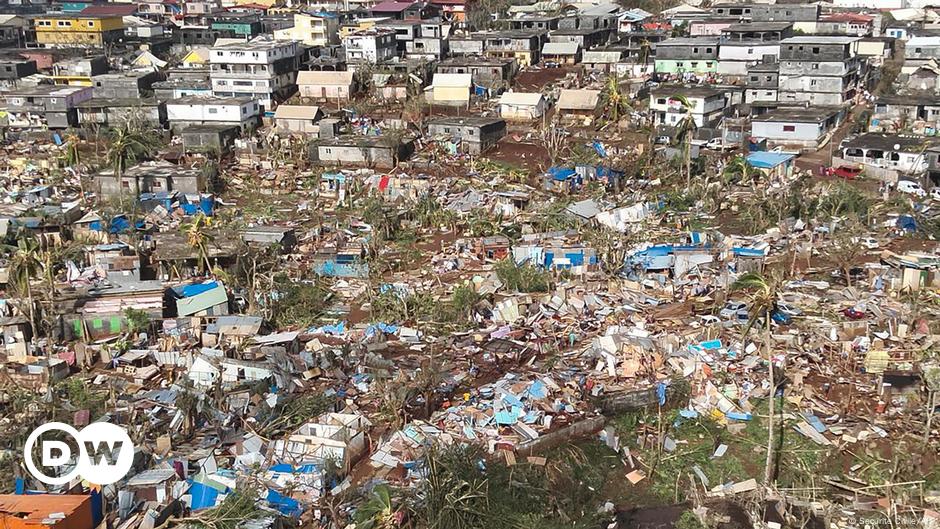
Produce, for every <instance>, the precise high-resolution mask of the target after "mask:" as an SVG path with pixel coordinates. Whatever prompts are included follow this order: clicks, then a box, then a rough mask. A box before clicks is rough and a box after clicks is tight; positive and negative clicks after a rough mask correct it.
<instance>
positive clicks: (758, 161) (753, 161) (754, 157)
mask: <svg viewBox="0 0 940 529" xmlns="http://www.w3.org/2000/svg"><path fill="white" fill-rule="evenodd" d="M795 157H796V156H795V155H793V154H786V153H782V152H766V151H759V152H753V153H751V154H748V155H747V163H748V165H750V166H751V167H757V168H758V169H773V168H775V167H777V166H780V165H783V164H785V163H788V162H789V161H790V160H792V159H793V158H795Z"/></svg>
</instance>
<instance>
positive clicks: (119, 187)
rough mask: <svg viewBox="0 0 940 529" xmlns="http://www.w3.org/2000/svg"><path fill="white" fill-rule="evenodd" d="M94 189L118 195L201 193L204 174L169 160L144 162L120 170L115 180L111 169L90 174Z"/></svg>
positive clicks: (203, 186) (204, 179) (196, 169)
mask: <svg viewBox="0 0 940 529" xmlns="http://www.w3.org/2000/svg"><path fill="white" fill-rule="evenodd" d="M94 185H95V189H96V191H97V192H98V193H99V194H101V195H102V196H106V197H118V196H121V195H127V194H130V195H131V196H134V193H135V192H136V191H138V190H139V191H140V192H141V193H159V192H161V191H179V192H180V193H192V194H196V193H202V192H204V191H205V190H206V177H205V175H204V174H203V171H202V169H201V168H200V167H184V166H179V165H175V164H171V163H169V162H162V161H161V162H146V163H142V164H139V165H135V166H134V167H131V168H129V169H127V170H126V171H124V175H123V176H122V177H121V178H120V179H119V178H117V176H116V175H115V174H114V171H113V170H112V169H106V170H104V171H101V172H100V173H98V174H96V175H94Z"/></svg>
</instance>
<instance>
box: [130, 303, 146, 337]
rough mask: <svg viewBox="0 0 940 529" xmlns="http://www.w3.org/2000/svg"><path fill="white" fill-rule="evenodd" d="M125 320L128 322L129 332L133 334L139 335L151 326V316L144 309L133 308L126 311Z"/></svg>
mask: <svg viewBox="0 0 940 529" xmlns="http://www.w3.org/2000/svg"><path fill="white" fill-rule="evenodd" d="M124 320H126V321H127V330H128V331H129V332H130V333H131V334H137V333H138V332H141V331H144V330H146V329H147V328H148V327H149V326H150V314H148V313H147V311H145V310H142V309H135V308H133V307H128V308H126V309H124Z"/></svg>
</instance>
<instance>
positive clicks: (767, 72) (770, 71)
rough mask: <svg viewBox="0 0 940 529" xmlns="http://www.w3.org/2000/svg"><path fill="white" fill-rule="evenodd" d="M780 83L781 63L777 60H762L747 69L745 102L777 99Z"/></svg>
mask: <svg viewBox="0 0 940 529" xmlns="http://www.w3.org/2000/svg"><path fill="white" fill-rule="evenodd" d="M779 85H780V65H779V64H778V63H777V62H775V61H774V62H761V63H757V64H755V65H753V66H749V67H748V69H747V79H746V81H745V87H746V88H745V91H744V102H745V103H754V102H758V101H761V102H771V101H777V96H778V88H779Z"/></svg>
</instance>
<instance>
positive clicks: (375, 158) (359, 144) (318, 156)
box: [310, 135, 414, 168]
mask: <svg viewBox="0 0 940 529" xmlns="http://www.w3.org/2000/svg"><path fill="white" fill-rule="evenodd" d="M412 152H414V141H412V140H411V139H404V140H402V139H399V138H397V137H393V136H358V135H347V136H339V137H336V138H327V139H324V138H321V139H320V140H318V141H317V142H316V143H315V144H314V145H312V146H311V149H310V157H311V161H314V162H319V163H320V164H322V165H327V166H337V165H339V166H343V165H345V166H366V167H382V168H391V167H395V166H396V165H398V162H399V161H401V160H405V159H407V158H408V157H409V156H411V153H412Z"/></svg>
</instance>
